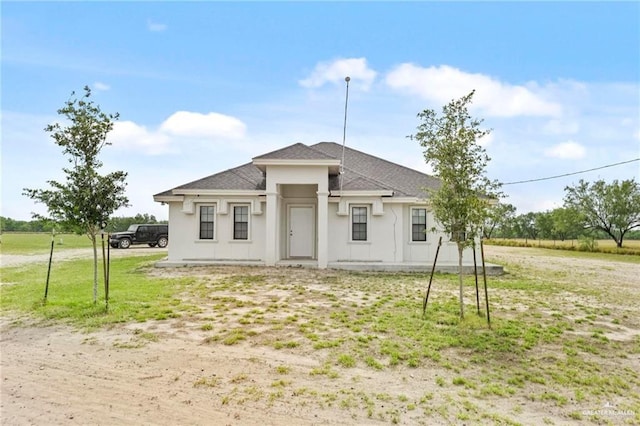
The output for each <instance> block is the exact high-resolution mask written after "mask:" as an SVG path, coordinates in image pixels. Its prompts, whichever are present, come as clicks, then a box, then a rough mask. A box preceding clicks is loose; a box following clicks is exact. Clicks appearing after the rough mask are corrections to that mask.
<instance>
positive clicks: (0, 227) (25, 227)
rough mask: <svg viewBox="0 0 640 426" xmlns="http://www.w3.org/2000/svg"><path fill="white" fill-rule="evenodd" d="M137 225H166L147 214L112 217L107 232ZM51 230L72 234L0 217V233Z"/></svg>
mask: <svg viewBox="0 0 640 426" xmlns="http://www.w3.org/2000/svg"><path fill="white" fill-rule="evenodd" d="M137 223H168V222H167V221H166V220H161V221H159V220H157V219H156V217H155V216H154V215H152V214H151V215H150V214H147V213H144V214H140V213H138V214H136V215H135V216H128V217H126V216H120V217H112V218H110V219H109V220H108V221H107V227H106V228H105V230H106V231H107V232H119V231H125V230H126V229H127V228H128V227H129V226H130V225H133V224H137ZM53 229H55V231H56V232H57V233H66V232H73V230H71V229H66V228H65V227H64V226H63V225H61V224H59V223H56V222H53V221H48V220H42V219H34V220H16V219H11V218H10V217H3V216H0V231H2V232H51V231H52V230H53Z"/></svg>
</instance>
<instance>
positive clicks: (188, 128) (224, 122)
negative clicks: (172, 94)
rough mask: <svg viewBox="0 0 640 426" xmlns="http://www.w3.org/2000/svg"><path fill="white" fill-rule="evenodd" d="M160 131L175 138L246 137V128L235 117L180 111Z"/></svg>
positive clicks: (163, 124) (167, 120) (213, 113)
mask: <svg viewBox="0 0 640 426" xmlns="http://www.w3.org/2000/svg"><path fill="white" fill-rule="evenodd" d="M160 130H161V131H162V132H165V133H168V134H170V135H174V136H184V137H193V138H218V137H224V138H232V139H238V138H242V137H243V136H244V134H245V131H246V126H245V124H244V123H243V122H242V121H240V120H238V119H237V118H235V117H231V116H229V115H224V114H218V113H216V112H210V113H208V114H201V113H198V112H189V111H178V112H175V113H173V114H172V115H171V116H170V117H169V118H167V119H166V120H165V121H164V122H163V123H162V125H161V126H160Z"/></svg>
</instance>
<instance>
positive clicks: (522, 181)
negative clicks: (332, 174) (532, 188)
mask: <svg viewBox="0 0 640 426" xmlns="http://www.w3.org/2000/svg"><path fill="white" fill-rule="evenodd" d="M634 161H640V158H634V159H633V160H627V161H621V162H619V163H613V164H607V165H606V166H600V167H596V168H593V169H588V170H581V171H579V172H573V173H565V174H562V175H556V176H549V177H543V178H538V179H528V180H519V181H516V182H507V183H503V184H502V185H503V186H504V185H516V184H519V183H529V182H539V181H541V180H549V179H557V178H561V177H565V176H572V175H578V174H580V173H587V172H592V171H594V170H600V169H606V168H607V167H614V166H619V165H621V164H627V163H633V162H634Z"/></svg>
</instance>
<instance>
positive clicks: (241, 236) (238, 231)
mask: <svg viewBox="0 0 640 426" xmlns="http://www.w3.org/2000/svg"><path fill="white" fill-rule="evenodd" d="M233 239H234V240H248V239H249V206H233Z"/></svg>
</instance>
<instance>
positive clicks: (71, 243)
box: [0, 232, 100, 254]
mask: <svg viewBox="0 0 640 426" xmlns="http://www.w3.org/2000/svg"><path fill="white" fill-rule="evenodd" d="M98 238H100V237H98ZM98 242H100V240H98ZM54 244H55V247H54V250H56V251H57V250H60V249H70V248H89V247H91V241H90V240H89V238H88V237H87V236H86V235H77V234H57V235H55V237H54ZM49 250H51V234H43V233H13V232H9V233H6V232H5V233H3V234H2V244H1V245H0V251H1V252H2V253H3V254H39V253H48V252H49Z"/></svg>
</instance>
